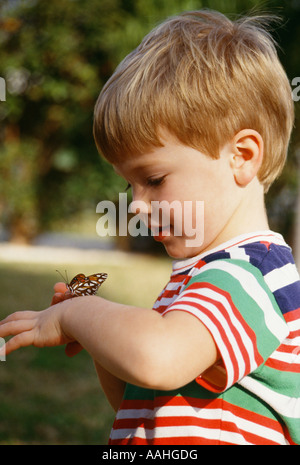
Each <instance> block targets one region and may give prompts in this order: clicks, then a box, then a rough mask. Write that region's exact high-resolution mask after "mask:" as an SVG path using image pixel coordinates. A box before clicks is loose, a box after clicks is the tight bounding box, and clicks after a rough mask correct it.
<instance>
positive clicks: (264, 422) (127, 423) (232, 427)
mask: <svg viewBox="0 0 300 465" xmlns="http://www.w3.org/2000/svg"><path fill="white" fill-rule="evenodd" d="M157 401H158V402H157V404H161V405H172V406H179V405H182V406H187V405H190V406H192V407H194V408H196V407H197V408H199V407H200V406H201V407H202V408H204V409H205V410H210V409H222V411H223V412H224V411H227V412H231V413H233V414H234V415H235V416H236V417H240V418H241V419H245V420H249V421H251V422H252V423H254V424H257V425H261V426H264V427H267V428H269V429H270V430H273V431H275V432H278V433H279V434H282V436H283V437H284V436H285V435H284V430H283V428H282V426H281V425H280V423H279V422H277V421H276V420H274V419H270V418H267V417H264V416H262V415H259V414H257V413H254V412H249V411H247V410H245V409H243V408H241V407H238V406H235V405H232V404H230V403H228V402H226V401H224V400H223V399H214V400H212V399H207V400H204V399H194V398H189V397H188V398H182V397H173V398H172V397H166V398H165V397H164V396H161V397H159V398H157ZM132 402H133V401H129V405H130V406H132ZM139 402H141V401H139ZM125 403H126V404H127V405H128V401H125ZM221 418H222V413H220V418H217V419H205V418H197V417H196V416H195V417H194V416H193V417H189V416H183V417H173V416H172V417H157V418H155V419H153V420H151V419H148V418H137V419H135V418H133V419H123V420H117V421H115V424H114V429H118V428H124V429H127V428H129V429H134V428H138V427H143V428H145V429H147V430H150V431H151V430H153V429H154V428H158V427H161V428H163V427H168V426H175V427H176V426H177V427H180V426H184V425H185V426H186V425H190V426H199V427H202V428H206V429H216V430H220V432H221V431H224V432H233V433H237V434H240V435H241V437H243V438H244V439H245V440H246V441H247V442H250V443H252V444H257V445H259V444H261V445H273V444H277V443H276V442H275V441H272V440H269V439H266V438H262V437H261V436H258V435H256V434H255V433H253V432H248V431H245V430H243V429H242V428H241V426H240V427H238V426H236V423H235V422H236V419H235V418H233V420H232V421H228V420H226V421H222V420H221ZM124 433H125V434H126V432H125V431H124ZM204 435H205V433H204ZM146 436H147V432H146ZM110 443H111V444H166V445H167V444H221V443H223V442H220V441H219V440H211V439H207V438H205V437H172V438H168V437H162V438H153V439H141V438H128V439H121V440H114V441H111V442H110Z"/></svg>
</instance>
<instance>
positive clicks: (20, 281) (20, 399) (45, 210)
mask: <svg viewBox="0 0 300 465" xmlns="http://www.w3.org/2000/svg"><path fill="white" fill-rule="evenodd" d="M202 7H208V8H212V9H216V10H219V11H221V12H223V13H225V14H229V15H230V14H233V15H234V14H243V13H247V12H248V11H249V10H251V9H253V8H257V9H258V10H259V11H262V12H267V13H274V14H275V15H279V16H281V17H282V18H283V21H282V23H281V25H280V26H277V27H276V29H274V31H273V32H274V36H275V38H276V40H277V42H278V43H279V46H280V49H279V56H280V59H281V61H282V63H283V65H284V67H285V69H286V71H287V74H288V77H289V79H290V81H292V80H293V79H294V78H295V77H297V76H300V53H299V44H300V28H299V24H300V0H287V1H278V0H272V1H262V2H260V1H252V0H206V1H205V0H202V1H201V0H51V1H45V0H44V1H43V0H0V58H1V59H0V77H3V78H4V79H5V81H6V100H5V101H1V102H0V283H1V285H0V293H1V295H0V318H2V317H3V316H4V315H6V314H8V313H10V312H13V311H16V310H20V309H25V308H30V309H36V310H38V309H41V308H44V307H45V306H47V305H48V304H49V302H50V299H51V294H52V286H53V283H54V282H55V281H57V280H58V278H57V275H56V273H55V269H57V268H59V269H60V270H61V271H62V272H64V270H65V269H67V271H68V275H69V276H70V277H71V276H72V274H76V273H77V272H85V273H89V272H95V271H97V272H102V271H106V272H108V273H109V280H108V281H107V283H105V285H104V286H103V291H102V290H101V294H103V295H104V296H105V297H107V298H109V299H114V300H118V301H120V302H128V303H131V304H136V305H143V306H151V304H152V302H153V301H154V300H155V297H156V295H157V293H158V292H159V291H160V289H161V287H162V286H163V285H164V284H165V282H166V280H167V278H168V274H169V271H170V262H169V260H168V259H167V258H165V256H164V255H163V254H162V253H161V252H162V250H163V248H162V247H160V245H157V244H156V246H155V247H154V245H153V242H152V241H151V239H149V241H148V240H146V241H145V240H143V241H142V240H137V239H136V240H135V241H134V242H132V241H131V240H130V242H129V241H128V240H126V239H125V240H124V239H123V241H118V240H116V241H115V242H114V243H110V242H105V241H100V238H99V237H97V235H96V228H95V227H96V222H97V219H98V218H99V215H97V214H96V205H97V204H98V202H100V201H101V200H107V199H110V200H113V201H116V200H117V198H118V193H119V192H120V191H123V190H124V188H125V182H124V181H122V180H121V179H120V178H118V177H117V176H116V175H115V174H114V172H113V170H112V169H111V167H110V165H109V164H108V163H106V162H105V161H104V160H103V159H101V158H100V157H99V155H98V153H97V151H96V148H95V145H94V141H93V136H92V121H93V107H94V103H95V101H96V99H97V96H98V94H99V92H100V90H101V87H102V86H103V84H104V83H105V81H106V80H107V79H108V77H109V76H110V75H111V73H112V72H113V70H114V69H115V67H116V66H117V64H118V63H119V61H120V60H121V59H122V58H123V57H124V56H125V55H126V54H127V53H129V52H130V51H131V50H132V49H133V48H134V47H135V46H137V45H138V43H139V42H140V40H141V39H142V37H143V36H144V35H145V34H146V33H147V32H148V31H149V30H150V29H151V28H152V27H153V26H155V25H156V24H157V23H158V22H159V21H161V20H162V19H164V18H166V17H167V16H170V15H173V14H176V13H179V12H181V11H183V10H191V9H199V8H202ZM299 84H300V82H299V83H298V85H299ZM296 90H297V89H296ZM295 96H296V100H297V99H298V98H300V89H299V90H298V91H296V92H295ZM295 108H296V125H295V130H294V134H293V138H292V142H291V146H290V153H289V159H288V163H287V165H286V168H285V170H284V173H283V175H282V177H281V178H280V179H279V180H278V181H277V182H276V183H275V184H274V185H273V187H272V188H271V190H270V192H269V194H268V196H267V207H268V211H269V217H270V223H271V227H272V228H273V229H276V230H277V231H279V232H281V233H283V234H284V235H285V237H286V239H287V240H288V242H289V243H290V244H291V245H294V246H295V247H296V249H297V239H298V236H299V234H298V233H297V231H298V229H297V228H298V226H297V224H298V223H297V218H299V216H300V215H298V216H297V209H298V210H299V203H297V198H298V178H299V174H298V173H299V166H298V159H299V154H300V133H299V103H298V102H296V101H295ZM49 232H50V233H51V234H52V235H50V236H49ZM70 233H72V234H73V235H74V234H75V235H76V238H78V236H79V237H86V238H89V240H92V241H93V247H96V248H97V249H98V251H97V253H98V254H99V262H98V263H99V266H98V265H96V262H95V260H94V261H93V260H91V259H90V255H89V254H87V253H85V251H84V250H82V243H80V247H81V249H80V250H79V251H78V255H76V254H75V252H74V254H73V256H74V259H72V260H69V258H70V257H69V255H67V256H66V255H64V253H65V249H64V247H63V246H64V245H65V246H66V245H70V244H73V245H74V236H72V235H70ZM47 234H48V235H47ZM55 234H56V235H55ZM64 234H68V235H66V236H64ZM49 237H50V238H51V240H52V241H53V242H51V244H49V242H48V244H47V245H48V248H47V249H45V248H43V244H45V243H43V242H42V240H46V241H47V238H48V241H49ZM62 237H65V242H64V241H61V238H62ZM41 238H42V239H41ZM45 238H46V239H45ZM72 240H73V242H72ZM1 241H2V242H1ZM95 241H96V242H95ZM97 241H98V244H99V245H96V246H95V244H97ZM20 243H22V244H31V245H29V246H28V248H27V249H26V250H27V252H26V253H25V252H24V249H23V248H22V247H21V246H19V245H13V244H20ZM89 244H91V242H90V243H88V242H85V243H84V248H88V247H89ZM137 244H139V245H137ZM54 245H56V246H57V245H59V246H60V248H59V249H57V247H56V248H53V249H51V247H53V246H54ZM77 245H78V244H77ZM75 246H76V243H75ZM90 247H92V246H91V245H90ZM298 247H299V246H298ZM120 249H123V251H124V250H126V251H127V250H128V249H134V250H138V251H139V252H140V253H141V252H142V253H143V255H139V254H134V255H133V256H131V257H130V256H128V255H127V254H126V253H125V252H123V253H124V254H125V256H124V255H118V251H120ZM74 250H75V249H74ZM149 250H150V251H151V252H152V254H149V253H147V255H145V254H144V252H145V251H147V252H148V251H149ZM7 251H8V253H7V254H6V252H7ZM51 251H52V252H51ZM23 253H24V255H22V254H23ZM154 253H155V255H154ZM55 254H58V255H55ZM37 255H38V257H37ZM299 256H300V255H299ZM34 257H35V258H34ZM51 257H52V259H50V258H51ZM55 257H57V259H56V262H55V260H54V258H55ZM97 257H98V256H97V254H95V257H94V258H97ZM101 289H102V288H101ZM141 290H144V291H142V292H141ZM0 371H1V374H0V396H1V409H0V444H105V443H106V441H107V437H108V434H109V429H110V427H111V422H112V419H113V412H112V410H111V408H110V407H109V406H108V405H107V403H106V401H105V399H104V398H103V395H102V393H101V390H100V389H99V387H98V383H97V379H96V376H95V372H94V368H93V365H92V362H91V361H90V359H89V357H88V356H87V354H85V353H81V354H79V355H78V356H77V357H75V358H74V359H71V360H70V359H68V358H67V357H66V356H65V355H64V350H63V348H57V349H49V350H48V349H43V350H37V349H31V348H27V349H24V350H21V351H19V352H17V353H16V354H12V355H11V356H10V357H9V360H7V361H6V362H3V363H2V362H0Z"/></svg>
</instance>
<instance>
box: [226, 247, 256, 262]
mask: <svg viewBox="0 0 300 465" xmlns="http://www.w3.org/2000/svg"><path fill="white" fill-rule="evenodd" d="M225 251H226V252H228V253H229V254H230V258H231V259H232V260H245V261H246V262H249V261H250V257H249V255H247V253H246V250H245V249H244V247H233V248H232V249H228V250H227V249H225Z"/></svg>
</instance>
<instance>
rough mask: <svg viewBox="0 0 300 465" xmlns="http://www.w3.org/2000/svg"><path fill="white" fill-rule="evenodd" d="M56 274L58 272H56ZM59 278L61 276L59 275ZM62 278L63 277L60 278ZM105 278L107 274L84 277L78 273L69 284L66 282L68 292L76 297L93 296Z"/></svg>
mask: <svg viewBox="0 0 300 465" xmlns="http://www.w3.org/2000/svg"><path fill="white" fill-rule="evenodd" d="M56 271H57V272H58V273H59V271H58V270H56ZM59 274H60V275H61V276H62V274H61V273H59ZM62 278H63V276H62ZM106 278H107V273H95V274H91V275H90V276H85V275H84V274H83V273H79V274H77V275H76V276H74V278H73V279H71V281H70V282H69V283H67V282H66V285H67V288H68V290H69V291H70V292H71V294H73V295H76V296H84V295H95V294H96V292H97V291H98V289H99V287H100V286H101V284H102V283H104V281H105V280H106Z"/></svg>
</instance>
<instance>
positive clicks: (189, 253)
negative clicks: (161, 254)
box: [161, 237, 201, 260]
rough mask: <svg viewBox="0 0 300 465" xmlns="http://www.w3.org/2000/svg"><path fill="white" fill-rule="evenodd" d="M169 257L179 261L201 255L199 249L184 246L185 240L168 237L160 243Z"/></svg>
mask: <svg viewBox="0 0 300 465" xmlns="http://www.w3.org/2000/svg"><path fill="white" fill-rule="evenodd" d="M161 242H162V243H163V245H164V247H165V249H166V252H167V254H168V255H169V257H171V258H173V259H175V260H180V259H184V258H192V257H195V256H196V255H198V254H199V253H201V247H189V246H187V245H186V242H187V240H186V239H185V238H179V237H172V238H171V237H169V238H165V239H164V240H163V241H161Z"/></svg>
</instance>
